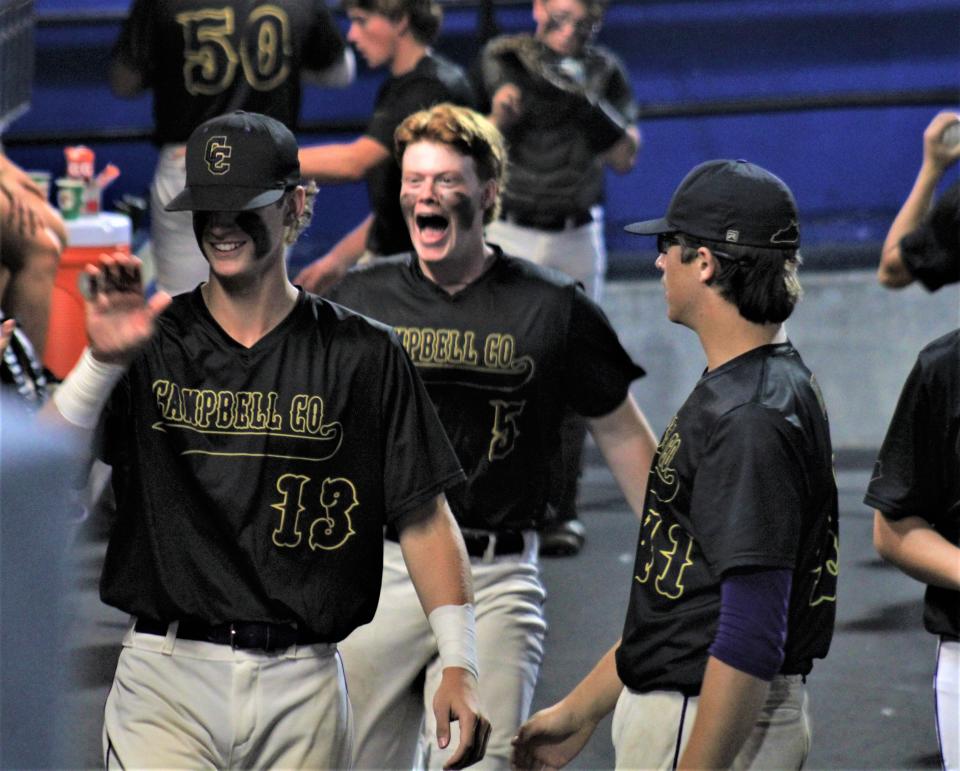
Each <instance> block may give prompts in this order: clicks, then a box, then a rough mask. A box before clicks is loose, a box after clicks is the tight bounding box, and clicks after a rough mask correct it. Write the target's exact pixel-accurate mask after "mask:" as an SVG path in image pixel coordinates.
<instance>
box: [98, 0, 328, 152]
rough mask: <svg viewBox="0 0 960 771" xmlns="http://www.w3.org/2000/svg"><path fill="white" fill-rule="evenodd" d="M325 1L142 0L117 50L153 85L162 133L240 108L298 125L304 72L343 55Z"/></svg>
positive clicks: (163, 138)
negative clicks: (301, 81)
mask: <svg viewBox="0 0 960 771" xmlns="http://www.w3.org/2000/svg"><path fill="white" fill-rule="evenodd" d="M343 50H344V43H343V38H342V37H341V35H340V32H339V30H338V29H337V26H336V24H335V23H334V21H333V18H332V17H331V15H330V12H329V11H328V10H327V6H326V3H325V2H324V0H271V1H270V2H263V1H262V0H252V1H245V0H176V1H175V0H134V1H133V6H132V8H131V9H130V15H129V17H128V18H127V19H126V20H125V22H124V24H123V27H122V29H121V32H120V38H119V39H118V40H117V43H116V46H115V47H114V51H113V56H114V57H116V58H117V59H118V60H120V61H122V62H123V63H124V64H126V65H127V66H128V67H132V68H133V69H135V70H137V71H138V72H139V73H140V74H141V77H142V78H143V81H144V85H145V86H146V87H148V88H152V89H153V116H154V121H155V123H156V131H155V138H156V141H157V142H158V143H159V144H165V143H167V142H185V141H186V140H187V138H188V137H189V136H190V133H191V132H192V131H193V130H194V129H195V128H196V127H197V126H199V125H200V124H201V123H203V122H204V121H205V120H207V119H209V118H213V117H215V116H217V115H222V114H224V113H227V112H232V111H233V110H246V111H248V112H260V113H264V114H265V115H269V116H271V117H273V118H276V119H277V120H279V121H281V122H282V123H285V124H286V125H287V126H288V127H290V128H291V129H293V128H295V127H296V122H297V119H298V118H299V115H300V75H301V71H303V70H311V71H318V72H319V71H322V70H325V69H327V68H328V67H330V66H331V65H332V64H334V63H336V62H337V61H338V60H339V59H340V58H341V56H342V55H343Z"/></svg>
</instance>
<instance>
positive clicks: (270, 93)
mask: <svg viewBox="0 0 960 771" xmlns="http://www.w3.org/2000/svg"><path fill="white" fill-rule="evenodd" d="M354 69H355V65H354V57H353V52H352V51H351V50H350V49H349V48H347V47H345V46H344V41H343V38H342V37H341V35H340V31H339V30H338V29H337V25H336V23H335V22H334V20H333V18H332V16H331V14H330V11H329V10H328V9H327V4H326V3H325V2H324V0H133V2H132V4H131V7H130V13H129V15H128V17H127V19H126V20H125V21H124V23H123V27H122V29H121V32H120V37H119V38H118V40H117V43H116V45H115V46H114V50H113V56H112V61H111V67H110V85H111V88H112V89H113V92H114V93H115V94H117V96H123V97H133V96H137V95H138V94H140V93H141V92H142V91H143V90H144V89H147V88H149V89H152V91H153V118H154V122H155V131H154V141H155V142H156V143H157V145H159V147H160V156H159V159H158V161H157V168H156V172H155V173H154V179H153V184H152V185H151V187H150V235H151V245H152V254H153V259H154V263H155V265H156V271H157V286H158V287H159V288H160V289H162V290H163V291H165V292H169V293H170V294H179V293H181V292H188V291H190V290H191V289H193V288H194V287H195V286H196V285H197V284H199V283H200V282H201V281H204V280H205V279H206V277H207V264H206V261H205V260H204V258H203V254H202V253H201V251H200V250H199V249H198V248H197V245H196V242H195V240H194V236H193V227H192V224H191V218H190V215H189V213H187V212H181V211H168V210H167V209H166V208H165V207H166V205H167V204H168V203H169V202H170V201H171V200H172V199H173V198H174V196H176V195H177V194H178V193H179V192H180V191H181V190H182V189H183V182H184V174H185V168H184V158H183V154H184V143H185V142H186V141H187V137H189V136H190V133H191V132H192V131H193V130H194V129H195V128H196V127H197V126H199V125H200V124H201V123H203V122H204V121H205V120H208V119H210V118H213V117H216V116H217V115H223V114H224V113H227V112H230V111H232V110H248V111H251V112H259V113H263V114H264V115H270V116H271V117H273V118H276V119H277V120H279V121H281V122H282V123H284V124H285V125H286V126H288V127H289V128H291V129H293V128H295V126H296V123H297V120H298V118H299V116H300V99H301V79H306V80H308V81H310V82H313V83H317V84H320V85H328V86H345V85H347V84H349V83H350V82H351V81H352V80H353V74H354Z"/></svg>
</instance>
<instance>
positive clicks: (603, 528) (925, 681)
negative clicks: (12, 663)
mask: <svg viewBox="0 0 960 771" xmlns="http://www.w3.org/2000/svg"><path fill="white" fill-rule="evenodd" d="M838 478H839V483H840V494H841V499H840V502H841V516H842V519H841V574H840V592H841V593H840V598H839V605H838V626H837V632H836V635H835V637H834V642H833V647H832V649H831V651H830V655H829V656H828V657H827V659H826V660H824V661H821V662H818V663H817V665H816V666H815V668H814V671H813V673H812V675H811V677H810V679H809V690H810V697H811V710H812V715H813V721H814V738H813V750H812V753H811V755H810V758H809V760H808V763H807V768H813V769H882V768H891V769H893V768H896V769H915V768H916V769H920V768H936V767H937V766H938V764H937V756H936V737H935V734H934V728H933V703H932V690H931V680H932V674H933V657H934V653H935V643H934V640H933V638H932V637H931V636H930V635H928V634H927V633H925V632H924V631H923V629H922V627H921V609H922V603H921V595H922V587H921V586H920V585H919V584H918V583H916V582H914V581H911V580H910V579H908V578H906V577H905V576H903V575H902V574H901V573H899V572H898V571H896V570H894V569H892V568H890V567H887V566H885V565H883V564H882V563H881V562H880V561H879V560H878V559H877V558H876V556H875V554H874V552H873V548H872V545H871V540H870V539H871V535H870V530H871V519H870V512H868V511H867V509H866V508H865V507H864V506H863V504H862V503H861V498H862V495H863V490H864V488H865V487H866V484H867V480H868V471H867V470H866V469H865V468H853V469H846V470H843V469H841V470H840V472H839V474H838ZM581 502H582V503H581V512H582V518H583V520H584V522H585V523H586V526H587V530H588V540H587V544H586V546H585V548H584V549H583V551H582V552H581V553H580V554H579V555H577V556H576V557H567V558H551V559H546V560H544V565H543V572H544V578H545V582H546V585H547V589H548V592H549V597H548V600H547V606H546V613H547V618H548V621H549V624H550V631H549V636H548V640H547V653H546V659H545V662H544V667H543V671H542V675H541V679H540V684H539V686H538V689H537V694H536V697H535V703H534V708H535V709H538V708H540V707H543V706H547V705H549V704H552V703H553V702H554V701H556V700H557V699H558V698H560V697H561V696H562V695H563V694H565V693H566V692H567V691H568V690H569V689H570V688H571V687H572V686H573V685H574V684H575V683H576V682H577V681H578V680H579V679H580V678H581V677H582V676H583V675H584V674H586V672H587V671H588V670H589V669H590V668H591V667H592V666H593V664H594V663H595V661H596V659H597V658H598V657H599V656H600V655H601V654H602V653H603V651H605V650H606V649H607V647H608V646H609V645H610V644H612V642H613V641H614V640H616V638H617V637H618V636H619V634H620V629H621V625H622V623H623V616H624V611H625V607H626V599H627V593H628V591H629V586H630V574H631V568H632V563H633V557H634V545H635V539H636V532H637V528H636V525H635V520H634V518H633V514H632V513H631V512H630V511H629V510H628V509H627V507H626V504H625V503H624V502H623V499H622V498H621V496H620V494H619V492H618V490H617V489H616V487H615V485H614V483H613V480H612V478H611V477H610V475H609V473H608V472H607V471H606V470H605V469H603V468H601V467H598V466H593V465H591V466H589V467H588V468H587V470H586V472H585V475H584V480H583V484H582V490H581ZM101 530H102V529H101V528H98V527H97V521H96V520H90V521H88V522H87V523H85V526H84V527H83V528H82V529H81V531H80V533H79V536H80V537H79V539H78V543H77V545H76V549H75V554H76V557H77V561H78V568H79V581H78V585H77V588H76V590H75V591H74V593H73V594H74V595H75V596H73V597H71V598H70V603H69V604H70V607H71V608H72V622H71V623H72V627H73V632H72V634H71V639H72V640H73V645H74V649H73V660H74V671H75V676H74V684H73V686H72V688H71V689H70V690H69V692H68V694H67V707H68V715H69V718H68V722H69V724H70V725H71V726H72V728H73V732H72V733H73V736H72V739H71V741H70V746H71V752H70V755H69V757H70V763H71V764H72V765H73V766H74V767H77V768H95V767H98V766H99V765H100V740H99V736H100V719H101V714H102V707H103V702H104V699H105V698H106V693H107V689H108V688H109V684H110V681H111V677H112V674H113V667H114V664H115V661H116V656H117V652H118V643H119V640H120V638H121V636H122V633H123V630H124V627H125V624H126V617H125V616H124V615H123V614H121V613H119V612H117V611H114V610H112V609H110V608H107V607H105V606H103V605H102V604H101V603H100V601H99V599H98V598H97V592H96V584H97V577H98V574H99V567H100V561H101V559H102V554H103V540H102V539H103V533H102V532H101ZM612 766H613V749H612V746H611V743H610V720H609V718H607V720H606V721H604V723H603V724H601V726H600V728H599V729H598V731H597V733H596V734H595V735H594V737H593V738H592V740H591V741H590V743H589V744H588V746H587V747H586V748H585V750H584V751H583V753H581V755H580V757H578V758H577V759H576V761H575V762H574V764H573V765H572V766H571V767H572V768H577V769H608V768H612Z"/></svg>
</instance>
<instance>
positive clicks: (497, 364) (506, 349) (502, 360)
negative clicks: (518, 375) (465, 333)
mask: <svg viewBox="0 0 960 771" xmlns="http://www.w3.org/2000/svg"><path fill="white" fill-rule="evenodd" d="M516 347H517V344H516V341H515V340H514V338H513V335H508V334H499V333H497V332H493V333H491V334H489V335H487V339H486V341H485V342H484V344H483V363H484V366H486V367H489V368H490V369H510V365H511V364H513V354H514V351H515V350H516Z"/></svg>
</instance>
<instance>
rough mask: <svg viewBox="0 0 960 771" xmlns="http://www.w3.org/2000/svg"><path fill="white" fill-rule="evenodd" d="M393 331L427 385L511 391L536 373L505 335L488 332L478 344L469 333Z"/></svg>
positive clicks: (420, 329)
mask: <svg viewBox="0 0 960 771" xmlns="http://www.w3.org/2000/svg"><path fill="white" fill-rule="evenodd" d="M396 332H397V334H398V335H399V336H400V342H401V343H402V344H403V347H404V349H405V350H406V352H407V355H408V356H409V357H410V360H411V361H412V362H413V363H414V365H415V366H416V367H417V368H418V369H421V370H423V371H421V375H424V380H425V381H426V382H427V385H430V383H447V384H455V385H461V386H465V387H467V388H480V389H484V390H488V391H504V392H511V391H516V390H517V389H519V388H522V387H523V386H525V385H526V384H527V383H529V382H530V380H532V379H533V374H534V372H535V371H536V365H535V363H534V361H533V357H532V356H529V355H521V354H520V353H518V351H517V341H516V338H514V336H513V335H511V334H509V333H507V332H490V333H489V334H487V335H486V336H484V337H483V340H482V343H481V341H480V340H479V339H478V336H477V333H476V332H474V331H473V330H459V329H446V328H433V327H396ZM478 344H479V345H478ZM427 370H429V372H430V374H429V376H427V375H425V374H424V371H427Z"/></svg>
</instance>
